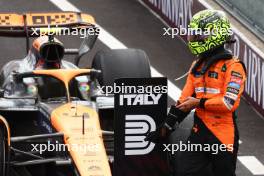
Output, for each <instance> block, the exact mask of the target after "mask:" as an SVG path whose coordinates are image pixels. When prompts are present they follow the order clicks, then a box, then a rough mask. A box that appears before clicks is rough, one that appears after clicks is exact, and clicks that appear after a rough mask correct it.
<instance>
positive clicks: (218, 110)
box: [179, 56, 246, 176]
mask: <svg viewBox="0 0 264 176" xmlns="http://www.w3.org/2000/svg"><path fill="white" fill-rule="evenodd" d="M200 61H202V60H200ZM197 62H199V60H198V61H197ZM205 65H206V64H204V63H203V61H202V62H201V64H197V63H194V64H193V65H192V69H191V72H190V73H189V75H188V78H187V82H186V84H185V87H184V88H183V91H182V94H181V97H180V99H179V103H182V102H183V101H184V100H185V99H186V98H188V97H191V96H193V97H195V98H198V99H200V105H199V107H197V108H196V109H195V116H194V126H193V129H192V132H191V135H190V136H189V138H188V141H189V142H190V143H192V144H203V145H204V144H210V145H211V146H213V145H215V144H218V145H222V144H223V145H225V148H226V152H224V151H219V152H218V153H217V154H212V151H210V152H195V151H194V152H193V151H190V152H189V151H188V152H186V153H184V155H183V158H182V160H181V162H182V168H181V169H182V170H180V173H181V174H182V175H183V176H193V175H197V174H198V175H199V173H200V172H206V169H205V168H206V166H207V165H208V163H209V162H210V163H211V165H212V172H213V175H214V176H223V175H225V176H235V169H236V157H237V151H238V130H237V127H236V122H235V113H234V111H235V110H236V109H237V107H238V105H239V102H240V98H241V94H242V92H243V90H244V82H245V80H246V73H245V68H244V65H243V63H241V62H240V61H239V60H238V59H236V58H234V57H232V56H231V57H230V58H227V59H224V58H223V59H221V57H220V58H218V60H216V61H215V62H212V64H211V65H210V64H208V65H209V66H208V67H207V68H206V69H205V70H203V69H204V68H205V67H206V66H205ZM201 174H202V175H209V174H208V173H201Z"/></svg>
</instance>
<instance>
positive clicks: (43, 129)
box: [0, 12, 150, 176]
mask: <svg viewBox="0 0 264 176" xmlns="http://www.w3.org/2000/svg"><path fill="white" fill-rule="evenodd" d="M0 19H2V20H1V24H0V36H7V37H25V38H26V40H27V56H26V57H25V58H22V59H21V60H12V61H10V62H9V63H7V64H6V65H5V66H4V67H3V68H2V70H1V73H0V87H1V90H0V114H1V116H0V175H1V176H9V175H15V176H20V175H23V176H33V175H38V176H47V175H49V176H50V175H52V176H62V175H67V176H69V175H70V176H92V175H93V176H95V175H96V176H111V175H112V162H113V107H114V103H113V97H112V96H111V95H105V94H104V93H102V91H99V88H98V86H107V85H113V83H114V80H115V79H116V78H122V77H137V78H148V77H150V65H149V61H148V57H147V55H146V54H145V52H144V51H142V50H138V49H123V50H110V51H100V52H98V53H97V54H96V55H95V57H94V58H93V60H92V64H91V67H90V68H87V69H80V68H79V67H78V63H79V61H80V59H81V57H82V56H84V55H85V54H86V53H88V52H89V51H90V50H91V49H92V48H93V45H94V43H95V41H96V39H97V35H87V36H85V37H84V39H83V41H82V44H81V46H80V48H79V49H72V48H71V49H65V48H64V47H63V45H62V44H61V43H60V42H59V41H57V39H55V37H54V35H60V34H61V32H62V31H63V30H65V29H67V30H68V31H67V32H72V31H74V30H76V31H79V30H83V29H85V30H86V31H87V32H88V31H92V30H94V31H98V29H97V27H96V25H95V22H94V19H93V17H92V16H90V15H88V14H83V13H75V12H63V13H62V12H59V13H26V14H15V13H10V14H0ZM76 31H75V32H76ZM41 35H45V36H41ZM39 36H41V37H40V38H38V39H37V40H35V41H34V42H33V45H32V47H30V43H31V41H30V39H31V38H35V37H39ZM64 54H65V55H74V56H75V57H74V62H73V63H72V62H69V61H66V60H64V58H65V57H64ZM39 59H40V60H41V59H42V62H40V63H38V61H39ZM62 59H63V60H62ZM43 62H44V64H45V63H48V64H46V65H43ZM57 62H58V63H57ZM56 64H59V66H58V65H56ZM39 66H40V67H39ZM102 90H104V89H102Z"/></svg>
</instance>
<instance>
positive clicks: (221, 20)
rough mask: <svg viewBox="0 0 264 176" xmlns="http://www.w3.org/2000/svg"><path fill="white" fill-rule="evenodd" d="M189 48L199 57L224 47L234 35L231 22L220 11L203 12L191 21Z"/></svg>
mask: <svg viewBox="0 0 264 176" xmlns="http://www.w3.org/2000/svg"><path fill="white" fill-rule="evenodd" d="M188 27H189V31H188V46H189V48H190V50H191V52H192V53H193V54H195V55H199V54H202V53H205V52H208V51H210V50H212V49H214V48H217V47H219V46H221V45H224V44H225V43H226V42H227V41H228V40H229V39H230V38H231V35H232V29H231V25H230V22H229V20H228V19H227V17H226V15H225V13H224V12H222V11H219V10H203V11H200V12H198V13H196V14H195V15H194V16H193V18H192V19H191V21H190V24H189V26H188Z"/></svg>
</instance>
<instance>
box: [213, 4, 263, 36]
mask: <svg viewBox="0 0 264 176" xmlns="http://www.w3.org/2000/svg"><path fill="white" fill-rule="evenodd" d="M216 1H217V2H218V3H221V4H224V5H226V6H229V7H230V8H231V9H232V12H231V13H232V14H237V15H238V16H239V18H242V19H243V18H244V20H246V21H247V23H250V24H251V25H252V27H253V28H256V30H258V31H259V32H261V33H263V34H264V0H216ZM251 25H250V26H251Z"/></svg>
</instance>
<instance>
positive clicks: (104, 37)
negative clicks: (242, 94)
mask: <svg viewBox="0 0 264 176" xmlns="http://www.w3.org/2000/svg"><path fill="white" fill-rule="evenodd" d="M139 1H140V2H141V0H139ZM150 1H154V2H156V1H155V0H150ZM199 1H200V2H201V3H203V4H204V5H205V6H206V7H207V8H211V9H212V7H210V6H209V4H207V3H205V2H204V1H202V0H199ZM50 2H52V3H53V4H54V5H55V6H57V7H58V8H59V9H61V10H62V11H75V12H80V10H79V9H78V8H77V7H75V6H74V5H73V4H71V3H70V2H69V1H67V0H50ZM141 3H143V2H141ZM191 4H192V2H191ZM145 7H146V8H147V9H148V10H149V11H151V12H152V13H153V14H155V16H156V17H158V15H157V13H156V12H154V11H153V10H151V9H150V8H149V7H148V6H145ZM179 7H181V8H182V7H183V5H181V6H179ZM178 12H179V11H178ZM188 13H189V14H190V15H189V16H192V14H191V11H189V12H188ZM171 14H173V13H171ZM171 16H173V15H171ZM182 16H183V13H180V14H176V17H177V18H174V19H175V20H178V22H179V21H182V20H183V18H182ZM162 21H163V20H162ZM163 22H164V21H163ZM164 23H166V22H164ZM166 25H167V26H168V24H166ZM97 26H98V27H100V29H101V30H100V32H101V33H100V35H99V39H100V40H101V41H102V42H103V43H104V44H105V45H107V46H108V47H109V48H111V49H125V48H127V47H126V46H125V45H124V44H123V43H121V42H120V41H118V40H117V39H116V38H115V37H114V36H112V35H111V34H109V33H108V32H107V31H106V30H104V29H103V28H102V27H101V26H99V25H97ZM235 31H238V30H237V29H235ZM237 33H239V32H237ZM241 38H242V39H244V38H246V37H245V36H243V35H241ZM247 41H248V40H247ZM249 44H250V45H252V43H251V42H250V43H249ZM257 51H258V53H261V52H260V50H257ZM151 74H152V76H155V77H162V76H163V75H162V74H161V73H160V72H158V71H157V70H156V69H155V68H153V67H151ZM168 94H169V96H170V98H172V99H173V100H174V101H177V100H178V98H179V97H180V94H181V89H179V88H178V87H177V86H176V85H174V84H173V83H172V82H171V81H169V80H168ZM239 143H240V144H241V143H242V141H239ZM253 157H254V156H253ZM238 159H239V160H240V158H239V157H238ZM254 161H258V162H259V160H258V159H256V160H254ZM250 162H251V161H249V160H247V159H245V161H244V162H241V163H242V164H243V165H244V166H246V167H247V166H249V165H254V163H250ZM257 165H258V166H259V164H257ZM262 166H263V165H262ZM247 168H248V169H249V170H250V171H251V172H252V169H251V168H249V167H247ZM257 170H258V171H259V172H261V174H264V166H263V167H260V168H257Z"/></svg>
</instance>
